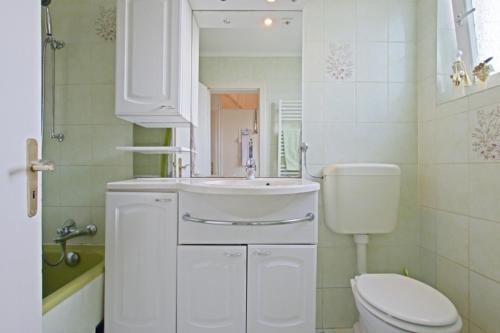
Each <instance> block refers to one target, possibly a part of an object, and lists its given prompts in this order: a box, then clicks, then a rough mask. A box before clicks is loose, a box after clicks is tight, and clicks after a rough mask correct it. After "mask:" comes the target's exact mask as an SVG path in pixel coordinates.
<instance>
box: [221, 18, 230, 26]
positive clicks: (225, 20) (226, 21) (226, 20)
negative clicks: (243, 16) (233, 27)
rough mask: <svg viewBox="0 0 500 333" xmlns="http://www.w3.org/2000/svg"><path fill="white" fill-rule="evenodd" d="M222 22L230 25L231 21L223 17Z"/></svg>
mask: <svg viewBox="0 0 500 333" xmlns="http://www.w3.org/2000/svg"><path fill="white" fill-rule="evenodd" d="M222 22H224V23H225V24H231V19H230V18H229V17H225V18H224V20H222Z"/></svg>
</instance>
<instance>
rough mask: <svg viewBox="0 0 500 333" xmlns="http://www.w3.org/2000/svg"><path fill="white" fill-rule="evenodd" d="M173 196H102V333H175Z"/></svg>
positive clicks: (175, 204) (175, 227) (110, 194)
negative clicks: (103, 219) (103, 207)
mask: <svg viewBox="0 0 500 333" xmlns="http://www.w3.org/2000/svg"><path fill="white" fill-rule="evenodd" d="M176 249H177V194H171V193H110V192H108V193H107V195H106V274H105V279H106V288H105V319H106V333H138V332H140V333H175V317H176V316H175V311H176V306H175V295H176Z"/></svg>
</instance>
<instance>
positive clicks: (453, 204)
mask: <svg viewBox="0 0 500 333" xmlns="http://www.w3.org/2000/svg"><path fill="white" fill-rule="evenodd" d="M435 170H436V174H435V177H436V179H435V180H436V185H437V188H436V207H437V208H439V209H443V210H447V211H452V212H457V213H460V214H464V215H468V214H469V188H468V186H467V179H468V177H469V166H468V165H467V164H440V165H436V167H435Z"/></svg>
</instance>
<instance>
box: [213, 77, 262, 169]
mask: <svg viewBox="0 0 500 333" xmlns="http://www.w3.org/2000/svg"><path fill="white" fill-rule="evenodd" d="M209 91H210V96H212V95H214V94H244V93H257V94H258V95H259V110H258V111H259V112H258V117H257V124H258V125H257V126H258V129H259V152H260V156H259V157H260V163H259V164H258V165H257V168H258V169H259V177H269V176H270V174H269V172H268V171H269V146H270V145H269V144H266V142H269V139H270V136H269V133H268V132H267V130H262V129H263V128H264V126H263V124H269V122H270V115H269V111H268V110H267V105H266V100H267V98H266V97H267V96H266V88H265V85H263V84H262V83H257V84H238V85H233V86H231V85H230V86H227V85H226V86H220V87H218V86H215V87H214V86H212V87H211V88H210V89H209ZM216 155H217V156H220V154H219V153H218V152H217V153H216ZM217 165H220V161H217ZM218 171H219V170H217V172H218Z"/></svg>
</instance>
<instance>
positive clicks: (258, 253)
mask: <svg viewBox="0 0 500 333" xmlns="http://www.w3.org/2000/svg"><path fill="white" fill-rule="evenodd" d="M253 254H254V255H256V256H270V255H271V254H273V253H272V252H271V250H255V251H254V253H253Z"/></svg>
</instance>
